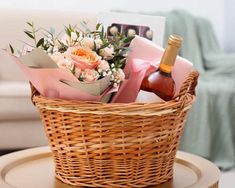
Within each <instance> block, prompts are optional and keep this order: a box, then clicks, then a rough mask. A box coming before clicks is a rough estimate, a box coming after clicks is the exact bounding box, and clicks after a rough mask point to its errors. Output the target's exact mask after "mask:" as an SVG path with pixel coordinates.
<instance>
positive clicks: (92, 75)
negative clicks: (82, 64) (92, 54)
mask: <svg viewBox="0 0 235 188" xmlns="http://www.w3.org/2000/svg"><path fill="white" fill-rule="evenodd" d="M81 76H82V78H83V81H84V82H87V83H90V82H93V81H96V80H97V79H98V78H99V77H100V75H99V73H98V72H97V71H95V70H94V69H85V70H84V71H83V72H82V74H81Z"/></svg>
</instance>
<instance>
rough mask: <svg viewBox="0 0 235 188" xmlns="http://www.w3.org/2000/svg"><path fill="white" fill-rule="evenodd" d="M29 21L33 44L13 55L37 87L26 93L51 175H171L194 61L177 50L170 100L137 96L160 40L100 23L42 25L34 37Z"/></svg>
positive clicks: (140, 180) (92, 183) (80, 180)
mask: <svg viewBox="0 0 235 188" xmlns="http://www.w3.org/2000/svg"><path fill="white" fill-rule="evenodd" d="M28 25H29V27H30V28H31V30H26V31H25V33H26V34H27V35H28V36H29V37H30V38H31V39H32V41H33V42H34V45H31V44H28V45H27V46H26V47H25V48H24V49H23V53H22V54H21V55H20V57H16V56H12V57H13V59H14V61H15V62H16V64H17V65H18V66H19V67H20V69H21V70H22V71H23V72H24V73H25V75H26V76H27V77H28V79H29V80H30V82H31V83H32V85H33V87H34V88H36V92H32V95H33V96H32V100H33V102H34V104H35V105H36V106H37V108H38V110H39V112H40V115H41V118H42V121H43V123H44V128H45V132H46V135H47V137H48V140H49V144H50V148H51V151H52V152H53V157H54V162H55V176H56V177H57V178H58V179H60V180H61V181H63V182H64V183H66V184H70V185H74V186H86V187H145V186H151V185H158V184H160V183H164V182H166V181H168V180H170V179H172V177H173V164H174V159H175V155H176V151H177V149H178V145H179V140H180V137H181V135H182V132H183V127H184V126H183V125H184V122H185V119H186V115H187V113H188V110H189V109H190V107H191V105H192V103H193V101H194V100H195V87H196V83H197V77H198V73H197V72H196V71H192V64H191V63H190V62H189V61H187V60H185V59H183V58H180V57H178V58H177V60H176V63H175V66H174V70H173V72H172V76H173V78H174V80H175V82H176V96H175V97H174V98H173V99H172V100H170V101H167V102H161V103H156V102H153V103H136V102H135V100H136V97H137V95H138V92H139V89H140V85H141V82H142V80H143V78H144V76H145V75H146V74H147V73H148V72H151V71H154V70H156V69H157V67H158V60H160V59H161V56H162V54H163V49H162V48H161V47H159V46H157V45H155V44H153V43H152V42H151V41H149V40H147V39H144V38H142V37H139V36H135V37H134V38H133V37H125V36H124V35H122V34H119V33H115V34H114V35H113V36H111V37H107V35H106V33H105V32H104V29H103V27H102V25H100V24H98V25H97V26H96V30H95V31H90V30H89V29H87V28H86V29H85V31H81V30H77V29H76V27H73V26H68V27H65V35H63V36H62V37H60V36H57V35H55V34H54V32H53V31H50V32H48V31H45V30H43V31H44V32H46V35H45V36H44V37H42V38H40V39H39V40H37V39H38V37H37V36H36V33H37V32H38V31H39V30H38V29H37V28H35V27H34V24H33V23H28ZM130 42H131V44H130V46H129V43H130ZM10 49H11V51H12V53H14V49H13V47H12V46H10ZM127 52H128V55H127ZM33 91H35V90H33ZM111 95H112V96H111ZM106 102H110V103H106Z"/></svg>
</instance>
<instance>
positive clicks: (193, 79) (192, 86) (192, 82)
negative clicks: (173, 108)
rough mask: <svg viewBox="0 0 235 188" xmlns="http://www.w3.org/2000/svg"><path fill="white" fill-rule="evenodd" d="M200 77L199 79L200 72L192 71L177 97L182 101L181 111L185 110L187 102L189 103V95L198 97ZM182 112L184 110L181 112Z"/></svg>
mask: <svg viewBox="0 0 235 188" xmlns="http://www.w3.org/2000/svg"><path fill="white" fill-rule="evenodd" d="M198 77H199V72H198V71H192V72H191V73H190V74H189V75H188V77H187V79H186V80H185V81H184V83H183V84H182V86H181V89H180V92H179V95H178V96H176V98H177V97H179V100H180V101H181V108H180V109H184V107H185V104H186V101H187V96H188V95H187V93H188V94H191V95H194V96H195V95H196V92H195V90H196V86H197V81H198ZM181 112H182V110H181Z"/></svg>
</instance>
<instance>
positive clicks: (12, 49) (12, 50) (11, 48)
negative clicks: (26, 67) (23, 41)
mask: <svg viewBox="0 0 235 188" xmlns="http://www.w3.org/2000/svg"><path fill="white" fill-rule="evenodd" d="M9 47H10V50H11V53H12V54H14V52H15V51H14V48H13V47H12V45H11V44H9Z"/></svg>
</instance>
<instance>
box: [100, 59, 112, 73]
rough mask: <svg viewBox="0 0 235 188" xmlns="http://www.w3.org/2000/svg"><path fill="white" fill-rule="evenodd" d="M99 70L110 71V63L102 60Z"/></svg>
mask: <svg viewBox="0 0 235 188" xmlns="http://www.w3.org/2000/svg"><path fill="white" fill-rule="evenodd" d="M98 69H100V70H102V71H108V70H110V67H109V63H108V62H107V61H105V60H101V62H100V64H99V65H98Z"/></svg>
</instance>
